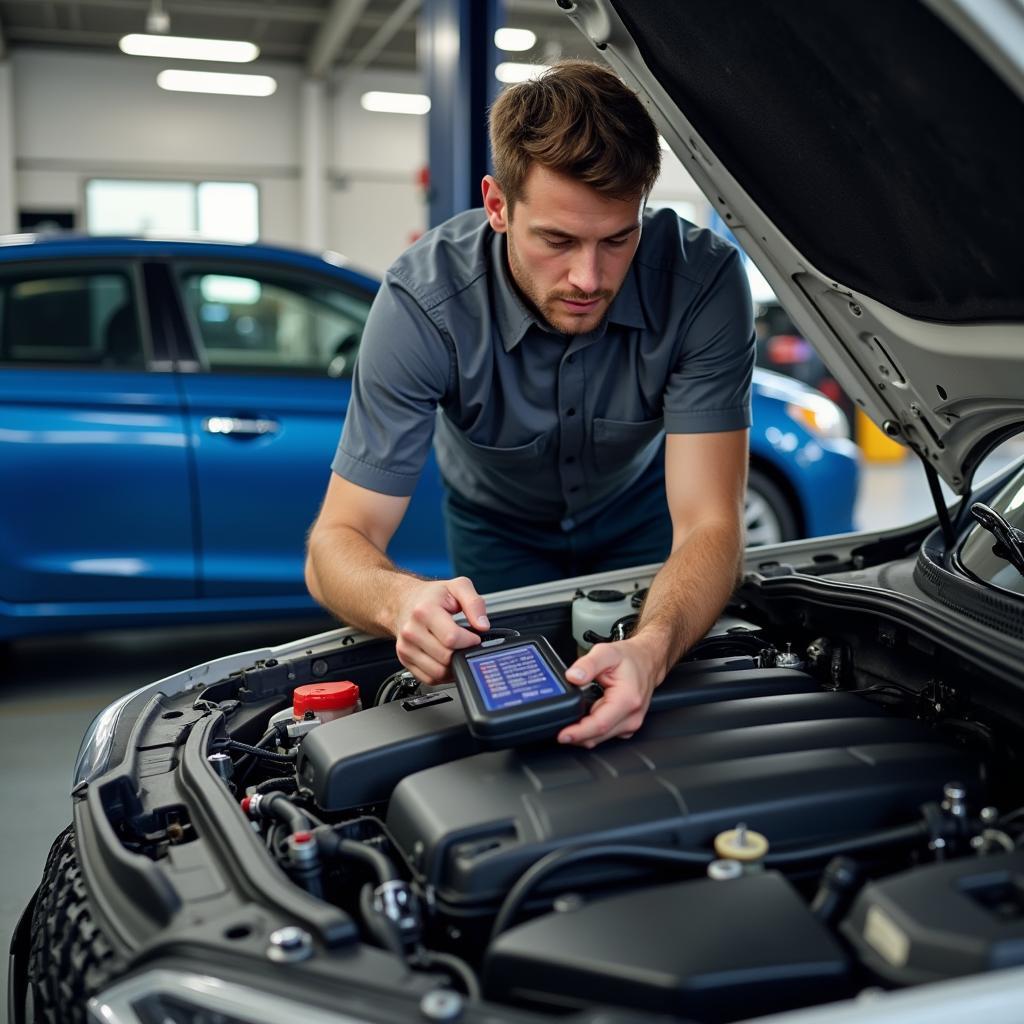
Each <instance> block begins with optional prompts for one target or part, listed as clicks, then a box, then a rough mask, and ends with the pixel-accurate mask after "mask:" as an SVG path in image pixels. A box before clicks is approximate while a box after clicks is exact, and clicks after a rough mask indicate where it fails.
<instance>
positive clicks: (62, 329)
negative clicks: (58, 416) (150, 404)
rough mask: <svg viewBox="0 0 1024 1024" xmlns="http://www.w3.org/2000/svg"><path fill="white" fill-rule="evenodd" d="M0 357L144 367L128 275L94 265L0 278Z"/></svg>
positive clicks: (19, 360)
mask: <svg viewBox="0 0 1024 1024" xmlns="http://www.w3.org/2000/svg"><path fill="white" fill-rule="evenodd" d="M0 362H2V363H44V364H45V363H57V364H69V363H70V364H74V365H93V366H102V367H112V368H114V367H124V368H140V367H142V366H143V365H144V364H145V357H144V354H143V348H142V339H141V336H140V332H139V320H138V314H137V311H136V305H135V300H134V297H133V293H132V285H131V280H130V279H129V277H128V275H127V274H125V273H120V272H116V271H110V270H97V271H96V272H94V273H68V272H65V273H61V274H46V275H43V274H34V275H33V276H31V277H19V278H5V279H2V280H0Z"/></svg>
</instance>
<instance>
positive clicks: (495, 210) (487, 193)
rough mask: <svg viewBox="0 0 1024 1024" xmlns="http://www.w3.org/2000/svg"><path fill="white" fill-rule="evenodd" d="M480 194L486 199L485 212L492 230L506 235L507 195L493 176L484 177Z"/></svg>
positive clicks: (507, 218) (507, 216)
mask: <svg viewBox="0 0 1024 1024" xmlns="http://www.w3.org/2000/svg"><path fill="white" fill-rule="evenodd" d="M480 193H481V195H482V196H483V198H484V210H485V212H486V213H487V219H488V220H489V221H490V223H491V228H492V229H493V230H494V231H496V232H498V234H504V233H505V232H506V231H508V222H509V214H508V203H507V202H506V200H505V193H504V192H503V191H502V190H501V186H500V185H499V184H498V182H497V180H496V179H495V178H494V177H493V175H490V174H487V175H485V176H484V179H483V181H481V182H480Z"/></svg>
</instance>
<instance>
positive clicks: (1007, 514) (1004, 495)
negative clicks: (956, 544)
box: [960, 466, 1024, 595]
mask: <svg viewBox="0 0 1024 1024" xmlns="http://www.w3.org/2000/svg"><path fill="white" fill-rule="evenodd" d="M990 504H991V506H992V508H993V509H995V510H996V511H997V512H998V513H999V514H1000V515H1001V516H1002V517H1003V518H1004V519H1005V520H1006V521H1007V523H1009V524H1010V526H1011V527H1012V528H1013V529H1016V530H1024V466H1022V467H1021V469H1019V470H1018V471H1017V473H1015V474H1014V475H1013V477H1011V479H1010V482H1009V483H1008V484H1007V485H1006V487H1004V488H1003V489H1002V490H1001V491H1000V492H999V494H997V495H996V497H995V498H993V499H992V501H991V502H990ZM998 549H999V543H998V541H997V540H996V538H995V537H993V536H992V534H991V533H990V532H989V531H988V530H986V529H984V527H982V526H980V525H978V526H975V527H974V529H973V530H971V532H970V533H969V534H968V536H967V540H966V541H964V545H963V547H962V548H961V550H960V564H961V565H962V566H963V568H964V569H965V570H966V571H967V572H968V573H970V574H971V575H972V576H974V577H975V578H976V579H979V580H981V581H982V582H984V583H988V584H991V585H992V586H993V587H998V588H999V589H1000V590H1006V591H1009V592H1010V593H1012V594H1022V595H1024V576H1022V575H1021V574H1020V572H1019V571H1018V570H1017V569H1016V567H1014V566H1013V565H1012V564H1011V563H1010V561H1009V560H1008V559H1007V557H1006V555H1005V554H1004V553H1002V552H1001V551H1000V553H999V554H997V553H996V551H997V550H998Z"/></svg>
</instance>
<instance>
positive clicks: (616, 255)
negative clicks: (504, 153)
mask: <svg viewBox="0 0 1024 1024" xmlns="http://www.w3.org/2000/svg"><path fill="white" fill-rule="evenodd" d="M483 195H484V208H485V209H486V211H487V216H488V219H489V220H490V222H491V227H492V228H494V230H495V231H498V232H502V233H505V234H507V236H508V262H509V269H510V270H511V272H512V277H513V279H514V281H515V283H516V285H517V286H518V288H519V290H520V292H522V294H523V295H524V296H525V297H526V299H527V300H528V301H529V302H530V303H531V304H532V305H533V306H534V308H535V309H536V310H537V312H538V313H540V315H541V316H542V317H543V318H544V320H546V321H547V322H548V323H549V324H550V325H551V326H552V327H553V328H554V329H555V330H557V331H561V332H562V333H563V334H584V333H585V332H587V331H592V330H593V329H594V328H595V327H597V326H598V324H600V323H601V320H602V318H603V317H604V316H605V314H606V313H607V312H608V307H609V306H610V305H611V302H612V299H614V298H615V296H616V295H617V294H618V291H619V289H620V288H621V287H622V282H623V280H625V277H626V272H627V271H628V270H629V264H630V261H631V260H632V259H633V255H634V254H635V253H636V248H637V246H638V245H639V243H640V220H641V215H642V213H643V197H642V196H639V195H638V196H636V197H635V198H632V199H608V198H607V197H605V196H603V195H601V194H600V193H599V192H596V191H595V190H594V189H592V188H591V187H590V186H589V185H584V184H581V183H580V182H578V181H575V180H574V179H573V178H570V177H568V176H566V175H564V174H558V173H556V172H555V171H550V170H548V169H547V168H546V167H541V166H540V165H538V164H534V165H533V167H531V168H530V172H529V174H528V175H527V177H526V185H525V188H524V190H523V197H522V198H521V199H519V200H518V201H517V202H516V204H515V207H514V209H513V210H511V211H510V210H509V207H508V203H507V201H506V200H505V197H504V194H503V193H502V191H501V187H500V186H499V185H498V183H497V182H496V181H495V180H494V178H492V177H490V176H488V177H487V178H484V181H483Z"/></svg>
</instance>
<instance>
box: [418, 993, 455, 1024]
mask: <svg viewBox="0 0 1024 1024" xmlns="http://www.w3.org/2000/svg"><path fill="white" fill-rule="evenodd" d="M465 1006H466V1001H465V999H463V998H462V996H461V995H459V993H458V992H453V991H451V989H445V988H435V989H434V990H433V991H432V992H428V993H427V994H426V995H425V996H424V997H423V998H422V999H421V1000H420V1013H422V1014H423V1016H424V1017H426V1018H427V1020H458V1019H459V1018H460V1017H461V1016H462V1011H463V1010H464V1009H465Z"/></svg>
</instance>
